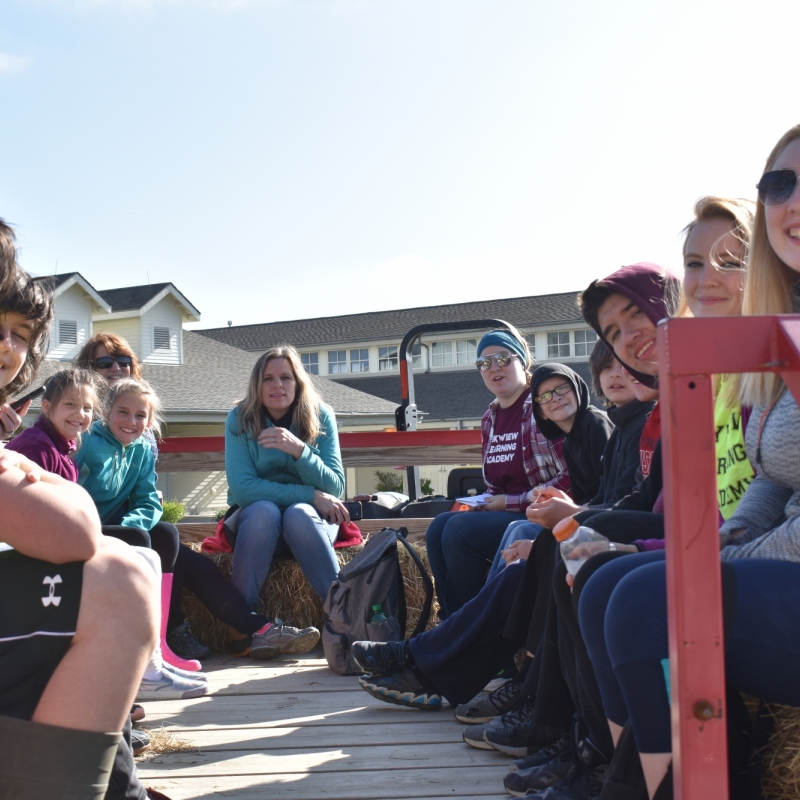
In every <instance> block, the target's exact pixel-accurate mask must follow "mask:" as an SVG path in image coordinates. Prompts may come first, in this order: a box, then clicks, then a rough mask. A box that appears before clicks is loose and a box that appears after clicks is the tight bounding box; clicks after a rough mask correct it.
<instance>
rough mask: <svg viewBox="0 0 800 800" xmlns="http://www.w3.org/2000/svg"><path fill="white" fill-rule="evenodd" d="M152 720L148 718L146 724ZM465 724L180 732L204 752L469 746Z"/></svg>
mask: <svg viewBox="0 0 800 800" xmlns="http://www.w3.org/2000/svg"><path fill="white" fill-rule="evenodd" d="M149 725H150V722H149V721H148V720H146V721H145V722H144V723H143V727H144V728H147V727H148V726H149ZM152 727H157V726H155V725H154V726H152ZM464 729H465V726H463V725H461V724H459V723H457V722H455V721H454V720H453V718H452V717H450V716H449V715H447V716H446V717H439V716H438V715H437V717H436V718H435V719H425V720H420V721H419V722H418V723H416V724H413V723H410V724H403V725H349V726H347V731H346V733H343V732H342V727H341V726H338V725H328V726H321V725H307V726H303V727H276V728H213V729H210V730H188V731H179V732H178V733H177V734H176V735H177V737H178V738H179V739H180V740H181V741H185V742H187V743H188V744H190V745H192V746H193V747H196V748H197V749H198V750H203V751H209V752H210V751H216V750H223V751H229V750H248V751H252V752H256V751H259V750H271V751H277V750H296V749H301V748H320V747H341V746H342V743H343V742H344V741H346V742H347V744H348V746H364V745H366V746H369V747H372V746H374V745H404V744H415V745H422V744H448V743H449V744H451V745H452V746H454V747H458V748H462V747H467V746H468V745H465V744H464V743H463V740H462V738H461V734H462V732H463V730H464Z"/></svg>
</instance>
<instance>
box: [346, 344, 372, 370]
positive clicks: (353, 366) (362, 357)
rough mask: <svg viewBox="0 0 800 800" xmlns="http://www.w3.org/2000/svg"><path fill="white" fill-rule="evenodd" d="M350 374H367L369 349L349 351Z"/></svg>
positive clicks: (361, 348) (360, 348) (358, 348)
mask: <svg viewBox="0 0 800 800" xmlns="http://www.w3.org/2000/svg"><path fill="white" fill-rule="evenodd" d="M350 372H352V373H353V374H358V373H359V372H369V348H368V347H356V348H354V349H353V350H351V351H350Z"/></svg>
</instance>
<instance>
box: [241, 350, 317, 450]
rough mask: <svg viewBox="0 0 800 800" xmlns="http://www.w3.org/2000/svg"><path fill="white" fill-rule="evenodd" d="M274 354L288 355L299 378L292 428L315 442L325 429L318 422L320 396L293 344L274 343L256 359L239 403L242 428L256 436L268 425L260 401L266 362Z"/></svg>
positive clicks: (287, 358)
mask: <svg viewBox="0 0 800 800" xmlns="http://www.w3.org/2000/svg"><path fill="white" fill-rule="evenodd" d="M275 358H285V359H286V360H287V361H288V362H289V364H290V366H291V368H292V373H293V374H294V379H295V381H296V382H297V389H296V391H295V396H294V404H293V405H294V410H293V411H292V428H294V432H295V434H296V435H297V436H298V437H299V438H300V439H302V441H304V442H305V443H306V444H314V442H316V440H317V438H318V437H319V435H320V433H322V429H321V428H320V424H319V406H320V399H319V395H318V394H317V390H316V389H315V388H314V384H313V383H312V382H311V379H310V378H309V377H308V374H307V373H306V371H305V368H304V367H303V364H302V362H301V361H300V354H299V353H298V352H297V350H295V349H294V347H292V346H291V345H290V344H281V345H277V346H276V347H271V348H270V349H269V350H267V352H266V353H264V355H262V356H261V357H260V358H259V359H258V361H256V363H255V366H254V367H253V371H252V372H251V373H250V380H249V381H248V383H247V394H246V395H245V398H244V400H242V401H241V402H240V403H239V404H238V408H239V432H240V433H246V434H248V435H249V436H252V437H253V438H254V439H255V438H256V436H258V434H259V433H261V431H263V430H264V428H266V427H267V426H266V421H265V409H264V406H263V404H262V402H261V383H262V380H263V375H264V370H265V369H266V366H267V364H268V363H269V362H270V361H272V360H273V359H275Z"/></svg>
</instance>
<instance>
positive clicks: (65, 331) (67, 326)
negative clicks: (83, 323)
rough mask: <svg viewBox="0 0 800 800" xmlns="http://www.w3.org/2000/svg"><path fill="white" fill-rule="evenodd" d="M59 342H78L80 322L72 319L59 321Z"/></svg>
mask: <svg viewBox="0 0 800 800" xmlns="http://www.w3.org/2000/svg"><path fill="white" fill-rule="evenodd" d="M58 343H59V344H78V323H77V322H75V321H74V320H71V319H60V320H59V321H58Z"/></svg>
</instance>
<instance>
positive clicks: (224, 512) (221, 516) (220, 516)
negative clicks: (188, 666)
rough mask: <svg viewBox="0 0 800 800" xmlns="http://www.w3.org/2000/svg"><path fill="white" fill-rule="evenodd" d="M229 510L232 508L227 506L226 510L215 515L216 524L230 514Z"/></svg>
mask: <svg viewBox="0 0 800 800" xmlns="http://www.w3.org/2000/svg"><path fill="white" fill-rule="evenodd" d="M228 508H230V506H225V508H221V509H220V510H219V511H217V513H216V514H214V522H219V521H220V520H221V519H222V518H223V517H224V516H225V515H226V514H227V513H228Z"/></svg>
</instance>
